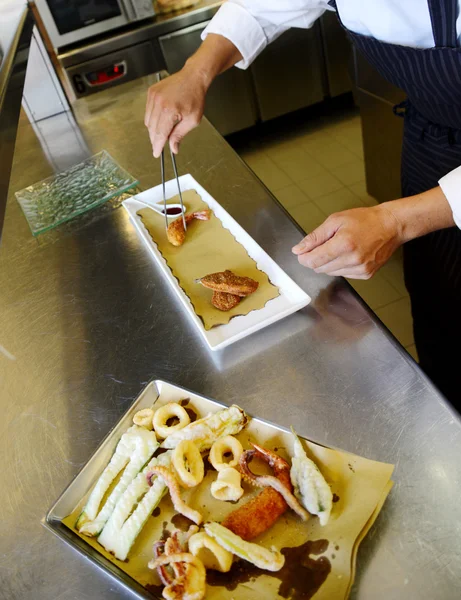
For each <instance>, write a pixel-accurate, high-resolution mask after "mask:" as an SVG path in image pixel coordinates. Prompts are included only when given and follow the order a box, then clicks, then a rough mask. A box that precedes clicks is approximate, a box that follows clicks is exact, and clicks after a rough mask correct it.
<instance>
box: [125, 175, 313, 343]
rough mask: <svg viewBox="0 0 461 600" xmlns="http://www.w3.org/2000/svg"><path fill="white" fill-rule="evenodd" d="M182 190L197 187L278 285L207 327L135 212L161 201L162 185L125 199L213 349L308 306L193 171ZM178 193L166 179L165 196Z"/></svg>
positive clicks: (303, 295) (183, 179)
mask: <svg viewBox="0 0 461 600" xmlns="http://www.w3.org/2000/svg"><path fill="white" fill-rule="evenodd" d="M179 181H180V185H181V190H182V191H186V190H195V191H196V192H197V193H198V194H199V195H200V197H201V198H202V200H203V201H204V202H205V203H206V204H208V206H209V207H210V208H211V210H212V211H213V212H214V214H215V215H216V217H217V218H218V219H219V220H220V221H221V223H222V224H223V226H224V227H225V228H226V229H228V230H229V231H230V232H231V233H232V235H233V236H234V237H235V239H236V240H237V241H238V242H239V243H240V244H242V246H243V247H244V248H245V250H246V251H247V252H248V254H249V256H250V257H251V258H252V259H253V260H254V261H255V262H256V264H257V266H258V269H260V270H261V271H264V273H266V275H267V276H268V277H269V279H270V280H271V282H272V283H273V284H274V285H276V286H277V287H278V288H279V291H280V295H279V296H278V297H277V298H274V299H273V300H269V302H268V303H267V304H266V306H264V307H263V308H261V309H260V310H254V311H252V312H250V313H248V314H247V315H241V316H238V317H234V318H233V319H231V320H230V321H229V323H227V324H226V325H218V326H217V327H214V328H213V329H210V330H208V331H207V330H206V329H205V327H204V326H203V323H202V321H201V319H200V318H199V317H198V316H197V315H196V314H195V311H194V308H193V306H192V304H191V301H190V300H189V298H188V297H187V295H186V294H185V293H184V291H183V290H182V288H181V287H180V286H179V284H178V282H177V280H176V278H175V277H173V274H172V272H171V270H170V268H169V267H168V265H167V263H166V261H165V259H164V258H163V256H162V255H161V253H160V252H159V250H158V248H157V244H155V242H154V241H153V240H152V238H151V236H150V235H149V232H148V231H147V229H146V228H145V227H144V224H143V222H142V219H141V218H140V217H138V215H137V214H136V213H137V212H138V210H140V209H142V208H145V204H143V203H147V204H157V203H159V202H161V201H162V199H163V196H162V186H161V185H158V186H156V187H153V188H150V189H149V190H146V191H145V192H142V193H141V194H137V195H136V196H133V198H130V199H128V200H125V201H124V202H123V206H124V207H125V209H126V210H127V211H128V214H129V215H130V217H131V219H132V221H133V223H134V226H135V227H136V229H137V230H138V232H139V234H140V235H141V238H142V240H143V241H144V242H145V244H146V245H147V247H148V248H149V250H150V251H151V253H152V255H153V257H154V258H155V261H156V262H157V264H158V265H159V267H160V268H161V270H162V272H163V274H164V275H165V277H166V278H167V280H168V281H169V283H170V285H171V286H172V288H173V289H174V291H175V292H176V294H177V296H178V298H179V299H180V300H181V302H182V304H183V306H184V308H185V309H186V312H187V314H188V315H189V316H190V318H191V319H192V320H193V321H194V323H195V324H196V326H197V329H198V331H199V332H200V334H201V336H202V337H203V339H204V340H205V342H206V343H207V345H208V347H209V348H210V349H211V350H220V349H221V348H224V347H225V346H228V345H229V344H232V343H234V342H236V341H238V340H241V339H242V338H244V337H246V336H247V335H250V334H252V333H254V332H255V331H258V330H259V329H262V328H263V327H266V326H267V325H271V324H272V323H275V322H276V321H279V320H280V319H283V318H284V317H287V316H288V315H291V314H292V313H294V312H296V311H298V310H299V309H301V308H303V307H304V306H307V305H308V304H309V302H310V301H311V299H310V297H309V296H308V295H307V294H306V293H305V292H304V291H303V290H302V289H301V288H300V287H299V286H298V285H297V284H296V283H295V282H294V281H293V280H292V279H290V277H288V275H287V274H286V273H285V272H284V271H283V270H282V269H281V268H280V267H279V266H278V265H277V263H276V262H274V261H273V260H272V258H271V257H270V256H269V255H268V254H267V253H266V252H265V251H264V250H263V249H262V248H261V246H259V245H258V244H257V243H256V242H255V241H254V239H253V238H252V237H251V236H249V235H248V233H247V232H246V231H245V230H244V229H243V228H242V227H241V226H240V225H239V224H238V223H237V221H236V220H235V219H233V218H232V217H231V216H230V214H229V213H228V212H227V211H225V210H224V208H223V207H222V206H221V205H220V204H219V203H218V202H217V201H216V200H215V199H214V198H213V197H212V196H210V194H209V193H208V192H207V191H206V190H205V189H204V188H203V187H202V186H201V185H200V184H199V183H197V181H196V180H195V179H194V178H193V177H192V175H182V176H181V177H180V178H179ZM177 193H178V188H177V185H176V180H174V179H172V180H170V181H168V182H167V183H166V197H167V199H169V198H172V197H173V196H175V195H176V194H177Z"/></svg>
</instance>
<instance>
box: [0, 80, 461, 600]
mask: <svg viewBox="0 0 461 600" xmlns="http://www.w3.org/2000/svg"><path fill="white" fill-rule="evenodd" d="M146 86H147V83H146V82H145V81H142V80H140V81H137V82H133V83H128V84H125V85H123V86H119V87H117V88H116V89H114V90H110V91H107V92H102V93H101V94H97V95H95V96H92V97H90V98H87V99H82V100H79V101H78V102H77V104H76V114H77V120H78V122H79V123H80V126H81V129H82V132H83V135H84V137H85V138H86V140H87V142H88V144H89V146H90V147H91V149H92V151H93V152H98V151H99V150H101V149H103V148H105V149H106V150H108V151H109V152H110V153H111V154H112V155H113V156H114V158H115V159H116V160H118V161H119V162H120V163H121V164H122V165H123V166H124V167H125V168H127V169H128V170H129V171H131V172H132V173H133V174H134V175H136V176H138V177H139V179H140V180H141V184H142V187H143V188H145V189H146V188H148V187H150V186H152V185H155V184H158V183H159V168H158V164H157V163H156V162H155V161H154V160H153V158H152V157H151V150H150V148H149V142H148V139H147V135H146V132H145V130H144V127H143V124H142V118H143V109H144V102H145V87H146ZM178 166H179V169H180V172H181V173H187V172H190V173H191V174H192V175H193V176H194V177H196V179H197V180H198V181H199V182H200V183H201V184H202V185H203V186H204V187H205V188H206V189H207V190H208V191H209V192H210V193H211V194H212V195H213V196H214V197H215V198H216V199H217V200H218V201H219V202H220V203H222V204H223V206H224V207H225V208H226V209H227V210H228V211H229V212H230V213H231V214H232V215H233V216H234V217H235V218H236V219H237V220H238V221H239V222H240V223H241V225H242V226H243V227H244V228H245V229H246V230H247V231H248V232H249V233H250V234H251V235H252V236H253V237H254V238H255V239H256V241H257V242H258V243H259V244H261V246H262V247H263V248H264V249H265V250H266V251H267V252H268V253H269V254H270V255H271V256H272V257H273V258H274V259H275V260H276V261H277V262H278V263H279V264H280V265H281V266H282V267H283V268H284V269H285V270H286V272H287V273H288V274H289V275H290V276H291V277H292V278H293V279H294V280H295V281H296V282H297V283H298V284H299V285H300V286H301V287H302V288H303V289H305V290H306V291H307V292H308V293H309V294H310V295H311V296H312V298H313V302H312V305H311V306H310V307H308V308H307V309H304V310H302V311H300V312H299V313H297V314H295V315H292V316H291V317H289V318H287V319H285V320H283V321H281V322H279V323H277V324H275V325H273V326H271V327H268V328H266V329H265V330H263V331H261V332H258V333H256V334H255V335H252V336H250V337H249V338H247V339H245V340H243V341H242V342H239V343H237V344H235V345H233V346H231V347H229V348H226V349H225V350H223V351H221V352H220V353H211V352H209V351H208V350H207V349H206V348H205V347H204V344H203V343H202V341H201V340H200V338H199V335H198V333H197V332H196V331H195V329H194V326H193V324H192V323H190V322H189V320H188V319H187V317H186V315H185V314H184V313H183V311H182V310H181V309H180V306H179V304H178V301H177V300H176V299H175V297H174V295H173V293H172V292H171V290H170V288H169V287H168V285H167V284H166V282H165V281H164V279H163V278H162V275H161V274H160V273H159V271H158V269H157V267H156V265H155V264H154V263H153V261H152V259H151V257H150V255H149V253H148V251H147V250H146V249H145V248H144V247H143V245H142V243H141V241H140V239H139V238H138V236H137V234H136V232H135V229H134V227H133V225H132V224H131V223H130V221H129V219H128V216H127V214H126V213H125V211H124V210H123V209H120V210H117V211H115V212H112V213H110V214H109V215H107V216H106V217H104V218H102V219H101V220H99V221H97V222H95V223H93V224H91V225H88V226H87V227H85V228H82V229H80V230H78V231H75V232H74V233H72V234H70V235H62V236H61V237H59V239H57V240H55V241H54V243H47V244H41V245H40V244H38V243H37V241H36V240H35V239H33V238H32V236H31V235H30V233H29V230H28V226H27V224H26V221H25V219H24V217H23V216H22V214H21V212H20V209H19V207H18V205H17V203H16V202H15V200H14V198H13V192H14V191H15V190H18V189H21V188H23V187H24V186H25V185H27V184H31V183H34V182H36V181H38V180H39V179H41V178H43V177H46V176H47V175H49V174H50V173H51V167H50V166H49V165H48V164H47V162H46V159H45V155H44V153H43V151H42V150H41V147H40V145H39V143H38V140H37V138H36V137H35V135H34V133H33V130H32V129H31V127H30V126H29V125H28V124H27V123H24V121H23V122H22V123H21V127H20V130H19V133H18V140H17V144H16V155H15V161H14V166H13V172H12V178H11V186H10V200H9V204H8V207H7V212H6V220H5V229H4V239H3V246H2V248H1V249H0V306H1V309H0V345H1V346H0V399H1V410H2V421H1V435H0V449H1V457H2V470H1V485H0V511H1V513H0V514H1V521H0V523H1V525H0V527H1V529H0V533H1V535H0V555H1V557H2V558H1V562H0V590H1V591H0V596H1V597H2V598H5V599H8V600H25V599H28V598H31V599H32V598H33V599H34V600H36V599H43V600H50V599H51V598H53V599H57V598H59V599H60V600H71V599H78V600H83V599H95V598H111V599H115V598H128V597H129V596H128V595H127V594H126V592H123V591H122V590H120V589H119V588H118V587H117V586H116V584H114V583H112V581H111V580H109V579H108V578H107V577H105V576H104V575H103V574H102V573H101V572H99V571H98V570H96V569H94V568H93V567H92V566H91V565H89V564H88V563H87V562H86V561H85V560H84V559H83V558H81V557H80V556H79V555H77V554H76V553H75V552H74V551H72V549H70V548H68V547H66V546H65V545H64V544H62V542H60V541H59V540H57V539H55V538H54V537H53V536H52V535H51V534H50V533H49V532H48V531H46V530H45V529H44V528H43V527H42V526H41V524H40V520H41V518H42V517H43V516H44V515H45V513H46V511H47V509H48V508H49V507H50V505H51V504H52V503H53V501H54V500H55V499H56V498H57V496H58V495H59V494H60V493H61V491H62V490H63V489H64V487H65V486H66V485H67V484H68V483H69V482H70V481H71V479H72V478H73V477H74V476H75V474H76V473H77V472H78V470H79V469H80V468H81V467H82V466H83V465H84V464H85V462H86V461H87V460H88V458H89V457H90V456H91V454H92V453H93V451H94V450H95V448H96V447H97V446H98V444H99V443H100V441H101V440H102V438H103V437H104V436H105V435H106V433H107V432H108V431H109V430H110V429H111V428H112V427H113V426H114V424H115V423H116V422H117V420H118V418H119V417H120V416H121V415H122V413H123V412H124V411H125V410H126V409H127V407H128V406H129V405H130V403H131V402H132V401H133V399H134V398H135V397H136V395H137V394H138V393H139V391H140V390H141V389H142V388H143V387H144V385H145V384H146V382H147V381H148V380H149V379H151V378H153V377H158V378H163V379H167V380H170V381H173V382H176V383H178V384H180V385H183V386H185V387H188V388H190V389H192V390H195V391H197V392H199V393H202V394H206V395H208V396H211V397H213V398H216V399H218V400H220V401H223V402H226V403H229V404H231V403H233V402H236V403H239V404H240V405H241V406H243V407H244V408H245V409H246V410H247V411H248V412H249V413H251V414H254V415H259V416H262V417H264V418H266V419H269V420H272V421H274V422H276V423H279V424H281V425H283V426H289V425H290V424H291V423H296V425H297V429H298V430H299V432H300V433H302V434H303V435H305V436H308V437H310V438H312V439H314V440H316V441H318V442H321V443H324V444H328V445H333V446H336V447H339V448H343V449H345V450H349V451H351V452H356V453H358V454H361V455H363V456H366V457H369V458H372V459H376V460H381V461H388V462H392V463H395V464H396V469H395V474H394V480H395V486H394V489H393V490H392V492H391V494H390V497H389V498H388V500H387V502H386V504H385V506H384V509H383V511H382V513H381V515H380V516H379V519H378V521H377V523H376V524H375V525H374V527H373V528H372V530H371V532H370V533H369V535H368V536H367V538H366V539H365V541H364V542H363V543H362V545H361V547H360V550H359V553H358V559H357V564H358V572H357V580H356V584H355V586H354V588H353V592H352V597H353V598H360V599H367V600H369V599H370V598H373V599H375V600H376V599H386V600H388V599H389V598H392V599H393V600H394V599H400V598H401V599H406V600H421V598H429V599H431V600H435V599H443V600H446V599H451V598H458V597H459V590H460V589H461V588H460V586H461V535H460V534H461V531H460V529H461V519H460V508H459V506H460V500H459V498H460V494H461V476H460V471H461V469H460V464H459V463H460V457H461V427H460V420H459V418H458V417H457V416H455V415H454V413H452V412H451V411H450V410H449V409H448V407H447V405H446V404H445V402H444V400H443V399H442V398H441V397H440V396H439V395H438V393H437V392H436V391H435V389H434V388H433V387H432V386H431V384H430V383H429V382H428V381H427V380H426V379H425V377H424V376H423V375H422V374H421V372H420V371H419V369H418V367H417V366H416V365H415V363H414V362H413V361H412V359H411V358H410V357H409V356H408V355H407V354H406V353H405V352H404V350H403V349H402V348H401V347H400V346H399V345H398V343H397V342H396V341H395V340H394V339H393V338H392V337H391V336H390V335H389V334H388V332H387V331H386V330H384V329H383V327H382V326H381V325H380V324H379V322H377V321H376V319H375V318H374V316H373V315H372V313H371V312H370V311H369V310H368V309H367V308H366V307H365V306H364V305H363V304H362V303H361V301H360V300H359V299H358V298H357V296H356V295H355V294H354V292H353V291H352V290H351V289H350V288H349V286H348V285H347V284H346V283H345V282H343V281H342V280H332V279H330V278H328V277H325V276H320V275H315V274H313V273H312V272H311V271H308V270H306V269H303V268H301V267H300V266H299V265H298V263H297V261H296V260H295V259H294V258H293V256H292V255H291V252H290V248H291V246H292V245H293V244H294V243H295V242H296V241H297V240H299V238H300V230H299V228H297V226H296V225H295V224H294V223H293V222H292V221H291V219H290V218H289V217H288V215H287V213H285V212H284V210H283V209H282V208H281V206H280V205H279V204H278V203H277V202H275V201H274V199H273V197H272V196H271V194H270V193H269V192H268V191H267V190H266V189H265V188H264V186H263V185H262V184H261V183H260V182H259V180H258V179H257V178H256V177H255V176H254V175H253V174H252V173H251V172H250V171H249V170H248V168H247V167H246V166H245V164H244V163H243V162H242V161H241V160H240V159H239V158H238V156H237V155H236V154H235V153H234V152H233V151H232V150H231V149H230V148H229V146H228V145H227V144H226V143H225V141H224V140H223V139H222V138H221V137H220V136H219V135H218V134H217V133H216V131H214V130H213V129H212V127H211V126H210V125H208V124H207V123H204V124H203V125H202V126H201V127H200V128H198V129H197V130H196V131H194V132H193V133H192V134H191V135H190V136H189V137H188V138H187V140H186V141H185V143H184V146H183V148H182V150H181V154H180V157H179V161H178Z"/></svg>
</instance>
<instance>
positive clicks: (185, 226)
mask: <svg viewBox="0 0 461 600" xmlns="http://www.w3.org/2000/svg"><path fill="white" fill-rule="evenodd" d="M161 80H162V78H161V76H160V73H157V83H158V82H159V81H161ZM170 156H171V162H172V164H173V171H174V176H175V177H176V184H177V186H178V192H179V202H180V204H181V216H182V224H183V226H184V231H187V225H186V214H185V210H184V202H183V201H182V193H181V186H180V185H179V177H178V169H177V167H176V157H175V155H174V154H173V152H172V150H171V147H170ZM160 172H161V174H162V191H163V212H164V213H165V229H166V230H168V213H167V204H166V193H165V147H164V148H163V150H162V154H161V155H160Z"/></svg>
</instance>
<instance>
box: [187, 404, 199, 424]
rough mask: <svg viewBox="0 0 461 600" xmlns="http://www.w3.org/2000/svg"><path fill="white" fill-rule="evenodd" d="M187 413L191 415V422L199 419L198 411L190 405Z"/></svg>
mask: <svg viewBox="0 0 461 600" xmlns="http://www.w3.org/2000/svg"><path fill="white" fill-rule="evenodd" d="M186 413H187V414H188V415H189V419H190V422H191V423H193V422H194V421H196V420H197V413H196V412H195V410H194V409H193V408H191V407H190V406H188V407H187V408H186Z"/></svg>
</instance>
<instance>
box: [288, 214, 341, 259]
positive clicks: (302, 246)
mask: <svg viewBox="0 0 461 600" xmlns="http://www.w3.org/2000/svg"><path fill="white" fill-rule="evenodd" d="M338 228H339V224H338V222H337V221H336V219H331V218H329V219H327V220H326V221H325V222H324V223H322V224H321V225H320V227H317V229H314V231H311V232H310V233H309V235H306V237H305V238H304V239H303V240H301V242H300V243H299V244H297V245H296V246H294V247H293V248H292V252H293V254H303V253H304V252H310V251H311V250H313V249H314V248H317V246H320V245H321V244H324V243H325V242H326V241H328V240H329V239H330V238H331V237H332V236H334V234H335V233H336V231H337V230H338Z"/></svg>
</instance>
